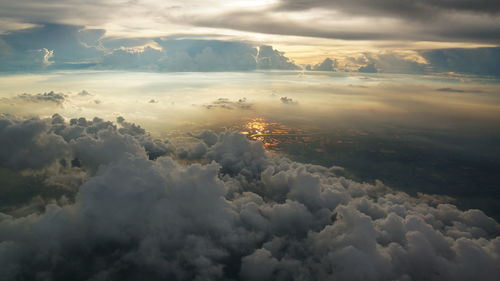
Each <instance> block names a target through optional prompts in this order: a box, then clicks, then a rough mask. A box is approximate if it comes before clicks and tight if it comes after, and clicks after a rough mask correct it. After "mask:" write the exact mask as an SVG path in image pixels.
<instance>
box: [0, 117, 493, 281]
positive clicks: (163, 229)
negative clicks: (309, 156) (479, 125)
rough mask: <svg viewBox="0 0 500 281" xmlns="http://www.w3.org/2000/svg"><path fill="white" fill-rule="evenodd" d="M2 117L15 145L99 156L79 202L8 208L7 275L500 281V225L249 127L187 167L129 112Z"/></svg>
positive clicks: (3, 233) (209, 147)
mask: <svg viewBox="0 0 500 281" xmlns="http://www.w3.org/2000/svg"><path fill="white" fill-rule="evenodd" d="M0 124H4V125H3V126H2V127H0V128H2V130H0V132H1V135H0V136H2V137H3V139H2V140H3V141H5V140H7V139H11V137H14V136H18V137H17V138H20V136H24V139H28V140H32V139H34V138H36V139H45V138H56V139H58V140H59V141H58V142H59V143H61V145H58V146H57V147H64V145H63V144H64V143H66V144H67V146H76V147H77V149H76V154H77V155H78V159H79V161H80V164H81V168H82V169H84V170H87V169H94V168H95V167H96V165H97V164H99V167H98V170H97V171H95V172H90V171H89V172H88V173H89V177H88V178H87V179H86V180H85V182H84V183H83V184H82V185H81V186H80V187H79V188H78V191H77V194H76V196H75V201H74V202H62V201H61V202H59V203H57V202H52V203H49V202H48V203H42V204H45V206H44V211H43V212H41V213H33V214H31V215H29V216H25V217H18V218H16V217H13V216H10V215H8V214H0V241H2V242H0V262H1V263H2V265H3V266H2V267H1V268H0V279H1V280H22V279H34V280H36V279H47V280H67V279H68V278H70V279H72V280H89V279H94V280H136V279H147V280H165V279H173V280H330V279H335V280H471V279H472V278H478V279H481V280H498V278H499V277H500V270H499V268H498V266H497V265H498V262H499V257H500V250H499V249H500V247H499V245H500V244H499V243H500V240H499V239H500V237H499V234H500V225H499V224H498V223H497V222H495V221H494V220H493V219H491V218H489V217H487V216H486V215H485V214H484V213H482V212H481V211H479V210H466V211H461V210H459V209H457V208H456V207H455V206H453V205H451V204H448V203H446V202H443V201H441V200H440V198H438V197H433V196H430V195H425V196H419V197H411V196H409V195H407V194H405V193H402V192H397V191H394V190H392V189H390V188H388V187H386V186H384V185H383V184H382V183H380V182H376V183H375V184H368V183H359V182H355V181H352V180H349V179H346V178H343V177H339V176H337V175H336V169H333V168H326V167H321V166H316V165H310V164H301V163H297V162H293V161H290V160H288V159H286V158H283V157H281V156H279V155H271V154H268V153H267V152H265V151H264V149H263V148H262V144H261V143H259V142H254V141H249V140H247V139H246V138H245V137H244V136H242V135H239V134H237V133H232V132H225V133H222V134H219V135H216V134H214V133H211V132H205V133H202V134H201V135H199V137H200V138H201V139H203V140H205V142H206V143H204V145H205V147H206V152H201V153H200V155H199V156H200V157H201V158H200V160H199V161H196V162H194V163H193V162H191V163H185V162H181V161H180V160H177V158H176V157H175V154H170V156H162V157H157V158H154V160H153V159H151V157H148V154H147V151H148V149H146V148H145V145H144V144H145V143H147V142H144V141H143V140H142V141H141V137H143V138H146V139H148V134H147V133H146V132H145V131H143V130H142V128H141V129H139V128H140V127H139V126H137V125H132V124H131V123H128V122H126V121H125V120H123V119H122V118H120V119H118V125H119V127H120V128H122V129H123V130H122V131H120V130H119V127H118V126H116V125H115V124H113V123H111V122H106V121H103V120H101V119H98V118H96V119H94V120H86V119H83V118H81V119H73V120H72V121H70V124H67V123H66V122H65V121H64V119H63V118H62V117H60V116H57V115H56V116H54V117H53V118H51V119H44V120H40V119H32V120H18V121H13V120H11V119H9V118H3V119H2V122H0ZM5 128H7V129H5ZM21 128H23V130H21ZM35 128H40V129H36V130H35ZM32 131H33V132H36V134H35V133H30V134H26V133H21V132H32ZM138 136H140V137H138ZM20 139H23V138H20ZM33 144H34V142H33V141H25V142H19V143H13V144H8V143H5V144H3V145H2V146H0V147H13V145H17V147H19V149H21V147H23V146H27V147H31V146H33ZM6 145H7V146H6ZM36 145H38V144H36ZM47 145H48V144H47ZM50 151H52V150H46V153H48V152H50ZM52 153H53V155H52V157H48V159H57V158H58V157H60V156H61V155H63V154H61V153H60V152H59V151H58V150H56V151H52ZM202 154H203V155H202ZM2 155H3V154H2ZM9 155H10V157H12V156H13V155H14V154H9ZM10 157H4V156H2V159H9V158H10ZM2 161H3V160H2ZM2 163H3V162H2ZM19 165H20V166H22V165H21V163H20V164H19Z"/></svg>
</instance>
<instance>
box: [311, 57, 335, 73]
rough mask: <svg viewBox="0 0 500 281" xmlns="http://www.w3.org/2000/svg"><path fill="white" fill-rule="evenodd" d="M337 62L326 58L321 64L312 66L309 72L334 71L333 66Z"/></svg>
mask: <svg viewBox="0 0 500 281" xmlns="http://www.w3.org/2000/svg"><path fill="white" fill-rule="evenodd" d="M336 64H337V62H336V61H335V60H332V59H331V58H326V59H324V60H323V61H322V62H320V63H318V64H317V65H315V66H313V67H312V69H311V70H315V71H335V66H336Z"/></svg>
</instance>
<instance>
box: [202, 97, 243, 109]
mask: <svg viewBox="0 0 500 281" xmlns="http://www.w3.org/2000/svg"><path fill="white" fill-rule="evenodd" d="M204 107H205V108H207V109H214V108H222V109H230V110H232V109H251V108H252V104H251V103H249V102H248V101H247V99H246V98H241V99H239V100H237V101H232V100H230V99H227V98H218V99H217V100H215V101H213V102H212V103H210V104H206V105H204Z"/></svg>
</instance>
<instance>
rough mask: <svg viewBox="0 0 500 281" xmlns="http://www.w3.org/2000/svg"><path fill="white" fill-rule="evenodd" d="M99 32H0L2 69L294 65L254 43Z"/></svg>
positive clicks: (46, 28) (53, 28)
mask: <svg viewBox="0 0 500 281" xmlns="http://www.w3.org/2000/svg"><path fill="white" fill-rule="evenodd" d="M103 35H104V30H96V29H85V28H84V27H83V26H74V25H62V24H43V25H39V26H36V27H33V28H28V29H25V30H20V31H12V32H10V33H8V34H3V35H0V62H1V65H0V71H21V70H24V71H35V70H44V69H87V68H94V69H122V70H142V71H160V72H168V71H173V72H181V71H201V72H210V71H251V70H256V69H298V66H297V65H295V63H294V62H293V61H292V60H291V59H289V58H287V57H286V56H285V55H284V53H283V52H280V51H278V50H275V49H273V47H271V46H260V47H256V46H254V45H252V44H250V43H247V42H240V41H223V40H194V39H171V38H158V37H152V38H140V39H123V38H122V39H121V38H115V39H114V40H111V39H108V40H107V41H106V40H105V39H103V38H102V36H103ZM120 39H121V40H120ZM103 41H105V42H107V44H104V43H103ZM141 44H142V45H141Z"/></svg>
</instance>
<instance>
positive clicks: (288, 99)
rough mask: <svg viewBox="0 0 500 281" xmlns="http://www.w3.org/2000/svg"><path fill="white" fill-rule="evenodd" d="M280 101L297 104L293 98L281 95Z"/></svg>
mask: <svg viewBox="0 0 500 281" xmlns="http://www.w3.org/2000/svg"><path fill="white" fill-rule="evenodd" d="M280 101H281V102H282V103H284V104H297V101H294V100H293V99H292V98H289V97H281V98H280Z"/></svg>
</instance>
